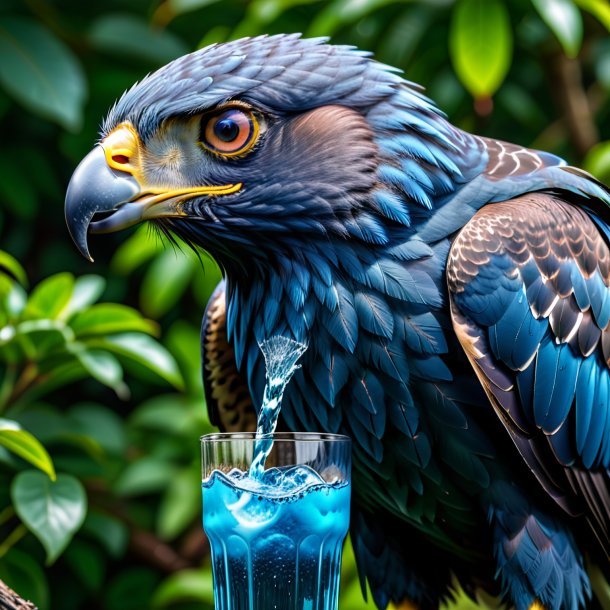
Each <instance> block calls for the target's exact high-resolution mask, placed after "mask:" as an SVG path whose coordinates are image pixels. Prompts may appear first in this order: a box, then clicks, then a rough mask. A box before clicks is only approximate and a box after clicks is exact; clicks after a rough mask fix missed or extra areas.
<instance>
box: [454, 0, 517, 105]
mask: <svg viewBox="0 0 610 610" xmlns="http://www.w3.org/2000/svg"><path fill="white" fill-rule="evenodd" d="M449 44H450V47H451V59H452V61H453V66H454V68H455V71H456V73H457V75H458V77H459V79H460V80H461V81H462V83H463V85H464V86H465V87H466V89H468V91H469V92H470V93H471V94H472V95H473V96H474V97H475V98H481V97H489V96H492V95H493V94H494V93H495V92H496V91H497V89H498V88H499V87H500V85H501V84H502V81H503V80H504V77H505V76H506V74H507V72H508V69H509V67H510V64H511V60H512V46H513V36H512V30H511V24H510V20H509V17H508V13H507V11H506V7H505V6H504V4H502V2H500V1H499V0H459V2H458V3H457V4H456V6H455V8H454V11H453V17H452V20H451V30H450V33H449Z"/></svg>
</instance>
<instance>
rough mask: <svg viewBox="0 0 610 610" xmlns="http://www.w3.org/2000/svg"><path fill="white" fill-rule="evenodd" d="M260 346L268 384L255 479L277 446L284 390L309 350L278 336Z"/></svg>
mask: <svg viewBox="0 0 610 610" xmlns="http://www.w3.org/2000/svg"><path fill="white" fill-rule="evenodd" d="M259 347H260V349H261V351H262V352H263V356H264V357H265V365H266V379H267V383H266V384H265V393H264V395H263V404H262V406H261V411H260V413H259V414H258V425H257V428H256V442H255V444H254V459H253V460H252V464H251V465H250V470H249V475H250V476H251V477H252V478H254V479H260V478H261V477H262V474H263V471H264V469H265V461H266V460H267V456H268V455H269V453H270V452H271V447H272V446H273V439H272V438H271V435H272V434H273V432H274V431H275V427H276V425H277V418H278V415H279V413H280V406H281V404H282V397H283V396H284V390H285V389H286V386H287V385H288V382H289V381H290V379H291V378H292V376H293V375H294V372H295V371H296V370H297V369H299V368H300V365H298V364H297V361H298V360H299V358H300V357H301V356H302V355H303V354H304V353H305V350H306V349H307V345H305V344H304V343H299V342H298V341H294V340H293V339H289V338H288V337H283V336H281V335H278V336H275V337H271V339H267V340H266V341H263V342H262V343H260V344H259Z"/></svg>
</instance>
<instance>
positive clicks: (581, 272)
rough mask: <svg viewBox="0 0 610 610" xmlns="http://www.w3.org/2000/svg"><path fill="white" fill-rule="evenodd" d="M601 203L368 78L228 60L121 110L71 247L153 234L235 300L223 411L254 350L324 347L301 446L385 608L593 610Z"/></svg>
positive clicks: (590, 190)
mask: <svg viewBox="0 0 610 610" xmlns="http://www.w3.org/2000/svg"><path fill="white" fill-rule="evenodd" d="M609 205H610V192H609V191H608V190H607V188H606V187H604V186H603V185H602V184H600V183H599V182H597V181H596V180H595V179H593V178H592V177H591V176H590V175H588V174H587V173H585V172H583V171H581V170H579V169H577V168H574V167H570V166H568V165H567V164H566V163H565V162H564V161H563V160H562V159H560V158H559V157H556V156H555V155H552V154H548V153H545V152H540V151H534V150H529V149H527V148H523V147H521V146H517V145H514V144H509V143H506V142H500V141H497V140H493V139H487V138H482V137H479V136H476V135H471V134H469V133H465V132H464V131H462V130H460V129H457V128H456V127H454V126H452V125H451V124H450V123H449V122H448V121H447V120H446V118H445V117H444V116H443V114H442V113H441V112H440V111H439V110H438V109H437V108H436V107H435V105H434V104H433V103H432V102H431V101H430V100H429V99H427V98H426V97H425V96H424V95H423V93H422V90H421V88H419V87H418V86H416V85H414V84H413V83H410V82H408V81H406V80H404V79H403V78H402V77H401V76H400V74H399V71H397V70H395V69H393V68H391V67H388V66H386V65H383V64H381V63H378V62H376V61H374V60H373V59H372V58H371V57H370V55H369V54H368V53H365V52H362V51H358V50H356V49H354V48H352V47H347V46H333V45H330V44H326V41H325V40H322V39H315V40H306V39H301V38H300V37H299V36H298V35H279V36H270V37H266V36H263V37H258V38H252V39H243V40H238V41H235V42H230V43H226V44H219V45H213V46H211V47H208V48H205V49H202V50H200V51H197V52H195V53H192V54H190V55H187V56H185V57H181V58H179V59H177V60H175V61H173V62H172V63H170V64H169V65H167V66H165V67H163V68H161V69H160V70H158V71H157V72H155V73H153V74H151V75H149V76H147V77H146V78H144V79H143V80H142V81H141V82H139V83H137V84H136V85H134V86H133V87H132V88H131V89H130V90H128V91H127V92H126V93H125V94H124V95H123V96H122V97H121V98H120V99H119V100H118V102H117V103H116V104H115V105H114V106H113V108H112V109H111V110H110V112H109V114H108V116H107V118H106V120H105V121H104V123H103V126H102V130H101V134H100V140H99V143H98V145H96V146H95V147H94V148H93V151H92V152H91V153H89V154H88V155H87V157H85V159H84V160H83V161H82V162H81V164H80V165H79V166H78V168H77V169H76V171H75V173H74V175H73V177H72V180H71V182H70V185H69V187H68V192H67V198H66V220H67V223H68V227H69V229H70V232H71V235H72V237H73V239H74V241H75V243H76V245H77V246H78V248H79V249H80V251H81V252H82V253H83V254H84V255H85V256H89V251H88V246H87V235H88V232H89V231H90V232H92V233H103V232H109V231H116V230H119V229H122V228H125V227H128V226H131V225H133V224H136V223H139V222H141V221H143V220H152V221H153V223H154V224H155V225H156V226H158V227H159V228H160V229H161V230H162V231H164V232H166V233H168V234H171V235H176V236H178V237H180V238H181V239H182V240H184V241H185V242H186V243H187V244H189V245H191V246H196V247H202V248H205V249H206V250H207V251H208V252H210V253H211V255H212V256H213V257H214V258H215V259H216V261H217V262H218V264H219V265H220V267H221V268H222V270H223V274H224V280H223V282H222V284H221V285H220V286H219V287H218V289H217V291H216V293H215V294H214V296H213V298H212V300H211V302H210V305H209V307H208V310H207V312H206V314H205V317H204V325H203V334H202V345H203V354H204V362H205V367H204V368H205V370H204V374H205V377H206V388H207V391H208V392H207V393H208V403H209V407H210V410H211V414H212V416H213V418H214V421H215V422H216V423H218V424H219V425H221V426H222V427H224V428H225V429H240V428H241V429H245V428H246V427H250V426H251V425H252V422H253V415H252V413H251V412H249V411H248V409H249V408H251V407H252V405H253V406H254V407H255V408H256V407H257V406H258V405H260V401H261V395H262V390H263V386H264V363H263V361H262V356H261V353H260V351H259V348H258V344H259V342H261V341H263V340H264V339H265V338H268V337H271V336H273V335H285V336H289V337H292V338H294V339H295V340H297V341H301V342H306V343H308V344H309V349H308V350H307V352H306V354H305V356H304V357H303V359H302V364H303V366H302V368H301V369H300V370H299V371H298V372H297V374H296V375H295V376H294V380H293V382H292V383H291V385H290V386H289V388H288V390H287V392H286V395H285V399H284V404H283V407H282V419H283V426H284V427H285V428H286V429H291V430H309V431H328V432H341V433H344V434H348V435H350V436H351V437H352V439H353V441H354V456H353V458H354V473H353V476H354V484H353V489H354V496H353V504H354V510H353V514H352V525H351V536H352V542H353V545H354V550H355V553H356V558H357V563H358V567H359V570H360V574H361V577H362V578H363V579H366V580H368V583H369V585H370V587H371V590H372V594H373V597H374V600H375V602H376V604H377V606H378V607H379V608H382V609H383V608H386V606H387V605H388V604H389V603H391V602H392V603H395V604H400V603H405V602H408V603H410V604H411V606H412V607H415V608H417V609H419V610H432V609H436V608H438V607H439V604H441V603H442V602H443V601H444V600H446V599H447V598H448V597H450V595H451V591H452V587H453V586H454V584H455V579H457V581H459V582H460V583H461V585H462V586H463V587H464V589H465V590H466V591H467V592H471V593H473V592H475V591H476V590H477V589H478V588H483V589H486V590H487V591H490V592H492V593H499V594H501V595H502V596H503V597H504V599H505V600H506V601H507V602H509V603H511V604H513V605H514V606H515V607H516V609H517V610H528V609H530V608H545V609H547V610H559V609H564V610H577V609H578V608H585V607H587V608H593V607H599V606H596V604H599V602H598V601H596V600H595V599H591V597H592V594H591V583H590V578H589V576H588V573H587V570H586V569H585V557H584V554H585V551H586V553H587V561H588V562H590V564H591V565H594V566H599V567H596V569H597V570H598V571H599V569H600V568H601V570H602V571H603V572H604V573H607V571H608V570H607V568H608V553H609V551H610V534H609V528H610V494H609V487H610V478H609V472H608V466H609V464H610V408H609V400H608V397H609V393H610V371H609V362H610V327H609V322H610V289H609V285H610V251H609V247H608V244H609V239H610V213H609V207H608V206H609Z"/></svg>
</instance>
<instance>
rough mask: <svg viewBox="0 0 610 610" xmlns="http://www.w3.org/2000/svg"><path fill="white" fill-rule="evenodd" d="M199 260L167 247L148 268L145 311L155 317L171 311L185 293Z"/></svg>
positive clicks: (144, 283)
mask: <svg viewBox="0 0 610 610" xmlns="http://www.w3.org/2000/svg"><path fill="white" fill-rule="evenodd" d="M198 264H199V263H198V261H197V260H196V259H195V258H194V257H192V256H189V255H187V254H185V253H177V252H175V251H174V250H164V251H163V252H162V253H161V254H160V255H159V256H157V258H155V260H154V261H153V263H152V264H151V265H150V267H149V268H148V269H147V271H146V275H145V276H144V279H143V281H142V288H141V290H140V307H141V308H142V311H143V312H144V313H145V314H146V315H147V316H150V317H152V318H159V317H160V316H162V315H163V314H164V313H167V312H168V311H169V310H170V309H171V308H172V307H173V306H174V305H175V304H176V303H177V302H178V300H179V299H180V297H181V296H182V295H183V294H184V291H185V290H186V288H187V286H188V285H189V280H190V279H191V277H192V276H193V272H194V271H195V269H196V268H197V266H198Z"/></svg>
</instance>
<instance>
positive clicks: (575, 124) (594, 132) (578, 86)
mask: <svg viewBox="0 0 610 610" xmlns="http://www.w3.org/2000/svg"><path fill="white" fill-rule="evenodd" d="M550 66H551V72H552V75H553V77H554V82H555V85H554V86H553V87H552V90H553V92H554V95H555V97H556V99H557V102H558V104H559V106H560V108H561V111H562V113H563V116H564V120H565V123H566V127H567V129H568V133H569V134H570V140H571V142H572V144H573V146H574V148H575V150H576V152H577V154H578V156H579V158H580V159H582V158H583V157H584V156H585V155H586V154H587V152H588V151H589V150H590V149H591V148H592V147H593V146H594V145H595V144H597V143H598V142H599V132H598V129H597V126H596V125H595V120H594V118H593V112H592V110H591V105H590V103H589V99H588V97H587V94H586V92H585V90H584V88H583V83H582V71H581V68H580V63H579V62H578V60H576V59H570V58H569V57H566V56H565V55H564V54H563V53H556V54H554V55H552V56H551V57H550Z"/></svg>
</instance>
